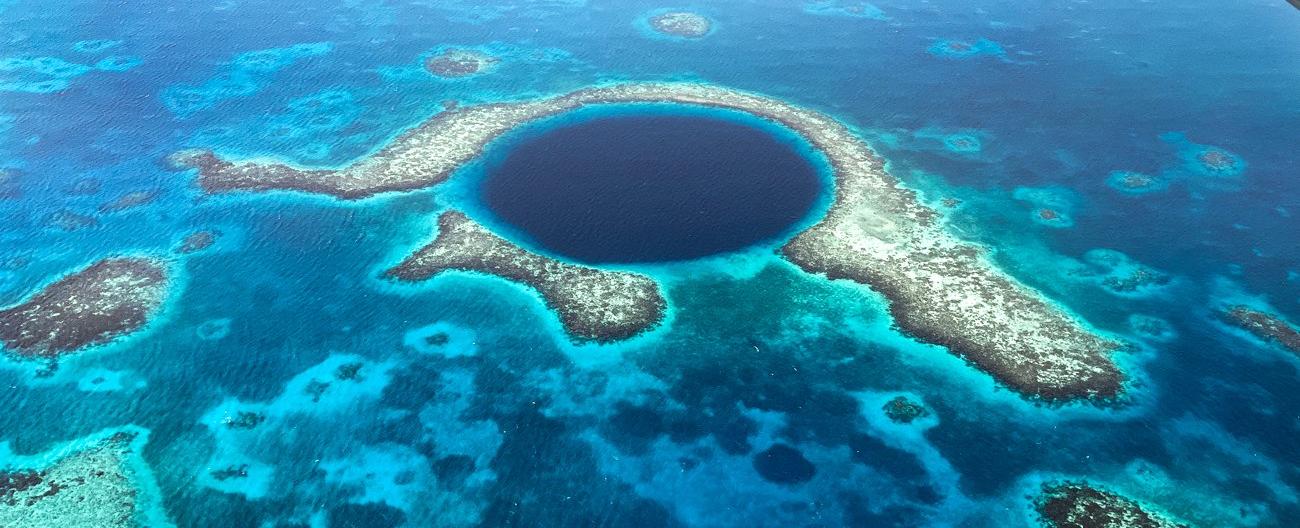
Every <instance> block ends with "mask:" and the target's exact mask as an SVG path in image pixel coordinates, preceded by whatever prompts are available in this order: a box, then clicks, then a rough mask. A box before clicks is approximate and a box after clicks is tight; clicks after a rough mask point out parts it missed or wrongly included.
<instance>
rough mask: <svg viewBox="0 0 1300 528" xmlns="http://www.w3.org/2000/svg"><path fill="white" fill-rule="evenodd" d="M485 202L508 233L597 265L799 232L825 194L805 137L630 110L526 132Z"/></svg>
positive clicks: (492, 167)
mask: <svg viewBox="0 0 1300 528" xmlns="http://www.w3.org/2000/svg"><path fill="white" fill-rule="evenodd" d="M503 143H504V144H503V145H500V146H496V145H494V147H493V149H491V150H492V151H494V152H493V153H492V154H491V155H489V156H488V157H487V158H485V160H484V162H483V167H482V168H483V177H482V180H481V181H480V184H479V186H480V188H479V195H480V199H481V200H482V201H483V205H485V206H486V208H487V209H488V211H489V212H490V213H491V214H492V215H493V216H495V217H496V218H497V219H498V220H499V221H500V222H501V223H504V224H506V226H507V229H506V230H507V231H513V232H514V234H516V235H518V236H521V237H523V238H526V239H528V241H529V242H531V243H532V244H534V245H535V246H537V247H538V248H540V249H543V250H545V251H548V252H550V253H553V254H556V255H560V256H563V257H567V258H569V259H572V260H576V261H580V262H587V263H633V262H670V261H682V260H690V259H695V258H699V257H703V256H707V255H713V254H718V253H726V252H732V251H736V250H740V249H744V248H746V247H749V246H753V245H755V244H758V243H762V242H766V241H773V240H776V239H778V238H781V237H782V236H788V235H789V234H790V233H792V232H793V230H794V228H795V227H797V225H798V224H801V223H802V222H801V221H802V220H804V219H806V218H808V216H809V213H810V212H811V211H812V210H813V209H814V207H816V206H817V205H818V203H819V199H820V198H821V197H822V196H823V194H824V190H825V189H826V187H827V185H826V178H824V177H823V169H822V166H823V165H824V162H823V161H821V160H820V159H819V157H818V156H819V155H818V154H815V153H814V151H813V149H812V147H811V146H809V145H808V144H807V143H806V142H805V141H804V140H803V139H802V138H800V137H799V136H798V135H796V134H795V133H794V132H792V131H790V130H788V129H785V128H784V127H781V126H778V125H776V124H775V123H771V122H768V121H765V120H763V119H761V118H758V117H756V116H751V115H748V114H743V113H740V112H734V111H721V110H713V109H700V108H682V107H679V106H672V105H631V106H625V107H615V109H608V108H606V109H597V110H592V109H586V110H579V111H576V112H573V113H571V114H570V115H566V116H561V117H558V118H552V119H550V120H547V121H545V122H543V123H540V124H536V125H532V126H528V127H524V128H523V129H521V130H519V131H516V132H515V133H514V134H512V135H511V136H510V137H508V138H507V139H505V140H504V141H503Z"/></svg>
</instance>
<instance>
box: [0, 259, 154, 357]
mask: <svg viewBox="0 0 1300 528" xmlns="http://www.w3.org/2000/svg"><path fill="white" fill-rule="evenodd" d="M170 285H171V272H170V270H169V269H168V266H167V264H166V263H165V262H163V261H160V260H157V259H153V258H147V257H113V258H106V259H102V260H99V261H96V262H95V263H93V264H91V265H90V266H88V267H86V268H83V269H80V270H78V271H75V272H72V273H70V274H68V275H66V276H64V277H62V278H60V279H58V280H56V281H54V282H53V283H50V284H49V285H47V286H45V287H44V288H42V289H41V290H40V291H38V292H36V293H34V294H33V295H31V296H30V297H28V298H27V299H26V300H25V301H23V302H22V303H20V304H18V305H15V306H11V307H9V308H5V309H3V310H0V342H3V343H4V345H5V349H6V351H7V352H9V353H10V354H11V355H13V356H15V357H17V358H19V359H55V358H58V357H60V356H62V355H64V354H68V353H70V352H75V351H78V350H81V349H83V348H86V347H89V346H93V345H99V344H104V343H107V342H109V341H112V340H114V339H116V338H118V337H120V336H122V335H125V334H129V333H131V332H134V331H136V330H139V329H140V328H142V327H143V326H145V325H146V324H148V322H149V321H150V320H151V319H152V318H153V317H154V316H155V315H157V312H158V310H159V309H160V308H161V307H162V304H163V301H164V300H165V299H166V298H167V294H168V289H169V287H170Z"/></svg>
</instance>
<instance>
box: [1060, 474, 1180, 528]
mask: <svg viewBox="0 0 1300 528" xmlns="http://www.w3.org/2000/svg"><path fill="white" fill-rule="evenodd" d="M1034 508H1035V509H1036V510H1037V511H1038V515H1039V518H1040V520H1041V521H1042V524H1043V526H1044V527H1045V528H1177V527H1183V528H1186V526H1187V525H1184V524H1179V523H1177V522H1174V521H1171V520H1169V519H1167V518H1165V517H1164V516H1163V515H1160V514H1158V513H1155V512H1152V511H1149V510H1148V509H1147V508H1144V507H1143V506H1142V505H1141V504H1139V503H1137V502H1136V501H1134V500H1132V499H1129V498H1127V497H1124V496H1121V495H1118V494H1115V493H1112V492H1110V491H1106V490H1103V489H1099V488H1095V487H1092V486H1090V485H1088V484H1084V483H1077V482H1063V483H1059V484H1054V485H1045V486H1043V492H1042V494H1041V495H1039V496H1038V498H1037V499H1035V501H1034Z"/></svg>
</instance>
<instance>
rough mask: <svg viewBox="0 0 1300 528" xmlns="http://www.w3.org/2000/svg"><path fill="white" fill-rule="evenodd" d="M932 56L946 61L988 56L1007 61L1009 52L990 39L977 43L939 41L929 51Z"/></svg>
mask: <svg viewBox="0 0 1300 528" xmlns="http://www.w3.org/2000/svg"><path fill="white" fill-rule="evenodd" d="M928 51H929V52H930V54H931V55H934V56H936V57H943V58H946V59H969V58H973V57H979V56H982V55H988V56H991V57H997V58H999V59H1002V60H1007V52H1006V50H1005V49H1002V45H1001V44H998V43H997V42H994V41H992V40H989V39H984V38H982V39H979V40H976V41H975V42H970V41H965V40H950V39H939V40H936V41H935V42H934V44H931V45H930V48H929V49H928Z"/></svg>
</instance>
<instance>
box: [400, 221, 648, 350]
mask: <svg viewBox="0 0 1300 528" xmlns="http://www.w3.org/2000/svg"><path fill="white" fill-rule="evenodd" d="M447 270H460V271H470V272H478V273H486V274H489V275H495V276H498V277H502V278H505V279H507V280H510V281H513V282H518V283H522V284H527V285H529V286H531V287H533V288H534V289H536V290H537V292H538V293H540V294H541V296H542V298H543V299H544V300H545V301H546V304H547V306H549V307H550V308H551V309H552V310H555V312H556V313H558V314H559V316H560V322H561V323H562V324H563V325H564V328H565V330H567V331H568V332H569V334H570V335H572V336H573V337H574V338H576V339H579V340H591V341H599V342H605V341H614V340H619V339H625V338H628V337H632V336H634V335H636V334H639V333H641V332H643V331H645V330H647V329H650V328H652V327H654V326H656V325H658V324H659V322H660V321H662V320H663V317H664V311H665V309H666V308H667V304H666V303H665V301H664V297H663V294H662V293H661V292H660V290H659V285H658V284H656V283H655V282H654V281H653V280H651V279H650V278H649V277H645V276H643V275H638V274H635V273H627V272H619V271H605V270H600V269H597V268H590V267H585V266H577V265H573V264H567V263H564V262H560V261H557V260H555V259H551V258H548V257H545V256H542V255H538V254H535V253H531V252H529V251H527V250H524V249H523V248H520V247H519V246H516V245H514V244H512V243H510V242H509V241H507V240H505V239H503V238H501V237H499V236H496V235H494V234H492V232H491V231H488V230H487V228H484V227H483V226H481V225H479V224H477V223H475V222H474V221H473V220H470V219H469V217H467V216H465V215H464V214H463V213H460V212H458V211H449V212H446V213H443V214H442V216H440V217H438V234H437V236H436V237H435V238H434V240H433V242H431V243H429V244H428V245H426V246H424V247H423V248H420V249H419V250H418V251H416V252H415V253H413V254H412V255H410V256H409V257H407V258H406V259H405V260H403V261H402V262H401V263H400V264H398V265H397V266H395V267H393V268H392V269H390V270H388V271H387V272H386V275H387V276H389V277H392V278H394V279H397V280H401V281H408V282H410V281H420V280H424V279H427V278H429V277H432V276H434V275H437V274H439V273H442V272H443V271H447Z"/></svg>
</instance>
